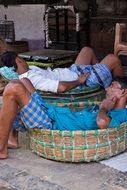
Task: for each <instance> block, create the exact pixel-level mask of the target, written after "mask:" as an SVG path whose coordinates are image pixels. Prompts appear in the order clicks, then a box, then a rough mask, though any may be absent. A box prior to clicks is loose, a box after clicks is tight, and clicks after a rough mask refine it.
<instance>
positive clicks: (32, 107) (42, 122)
mask: <svg viewBox="0 0 127 190" xmlns="http://www.w3.org/2000/svg"><path fill="white" fill-rule="evenodd" d="M44 104H46V103H45V102H44V101H43V99H42V98H41V96H40V95H38V94H37V92H34V93H33V94H32V96H31V99H30V101H29V103H28V104H27V105H26V106H24V107H23V108H22V109H21V111H20V112H19V113H18V115H17V116H16V118H15V121H14V123H13V129H17V130H23V129H24V126H25V128H26V129H28V128H46V129H51V128H52V123H51V119H50V118H49V116H48V114H47V109H46V107H45V106H44Z"/></svg>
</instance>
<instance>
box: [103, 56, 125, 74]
mask: <svg viewBox="0 0 127 190" xmlns="http://www.w3.org/2000/svg"><path fill="white" fill-rule="evenodd" d="M100 63H103V64H106V65H108V67H109V69H110V71H111V72H112V74H113V77H117V76H123V74H124V72H123V68H122V65H121V61H120V59H119V58H118V57H117V56H115V55H114V54H109V55H107V56H106V57H105V58H104V59H103V60H102V61H101V62H100Z"/></svg>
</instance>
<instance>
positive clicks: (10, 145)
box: [8, 141, 20, 149]
mask: <svg viewBox="0 0 127 190" xmlns="http://www.w3.org/2000/svg"><path fill="white" fill-rule="evenodd" d="M8 148H10V149H17V148H20V146H19V145H18V143H12V142H10V141H8Z"/></svg>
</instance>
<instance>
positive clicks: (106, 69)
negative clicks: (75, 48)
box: [1, 47, 123, 93]
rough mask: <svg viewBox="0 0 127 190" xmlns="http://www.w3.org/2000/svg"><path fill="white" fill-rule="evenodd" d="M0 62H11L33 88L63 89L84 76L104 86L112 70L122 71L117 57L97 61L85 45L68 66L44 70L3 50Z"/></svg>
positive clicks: (74, 83)
mask: <svg viewBox="0 0 127 190" xmlns="http://www.w3.org/2000/svg"><path fill="white" fill-rule="evenodd" d="M1 62H3V65H4V66H7V67H12V66H14V67H15V71H16V72H17V73H18V74H19V78H20V79H22V78H28V79H29V80H30V81H31V82H32V84H33V86H34V87H35V89H38V90H42V91H51V92H55V93H57V92H58V93H60V92H64V91H66V90H69V89H71V88H74V87H76V86H77V85H80V84H81V83H80V84H79V81H80V79H81V80H84V82H85V83H86V85H87V86H90V87H92V86H96V85H100V86H103V87H104V88H107V87H108V86H109V85H110V84H111V81H112V74H113V76H114V77H116V76H122V75H123V70H122V66H121V63H120V60H119V59H118V57H116V56H115V55H113V54H109V55H107V56H106V57H105V58H104V59H103V60H102V61H101V62H100V63H98V59H97V58H96V56H95V54H94V52H93V50H92V49H91V48H89V47H84V48H83V49H82V50H81V51H80V53H79V55H78V57H77V59H76V61H75V64H73V65H72V66H71V67H69V68H56V69H54V70H51V69H50V68H48V69H47V70H45V69H41V68H39V67H36V66H29V67H28V65H27V63H26V61H25V60H23V59H22V58H20V57H18V56H17V54H16V53H14V52H6V53H4V54H3V55H2V57H1Z"/></svg>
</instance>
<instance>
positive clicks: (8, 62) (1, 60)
mask: <svg viewBox="0 0 127 190" xmlns="http://www.w3.org/2000/svg"><path fill="white" fill-rule="evenodd" d="M17 56H18V55H17V53H16V52H13V51H6V52H5V53H3V54H2V55H1V56H0V67H3V66H6V67H14V68H15V71H16V70H17V64H16V57H17Z"/></svg>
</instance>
